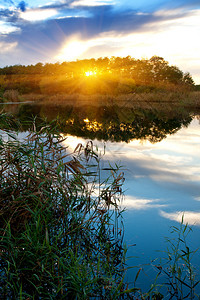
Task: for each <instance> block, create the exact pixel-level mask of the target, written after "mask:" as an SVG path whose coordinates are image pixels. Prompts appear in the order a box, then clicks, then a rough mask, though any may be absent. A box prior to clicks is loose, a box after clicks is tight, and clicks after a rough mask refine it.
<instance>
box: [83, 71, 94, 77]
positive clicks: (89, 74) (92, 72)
mask: <svg viewBox="0 0 200 300" xmlns="http://www.w3.org/2000/svg"><path fill="white" fill-rule="evenodd" d="M96 74H97V72H95V71H87V72H85V76H94V75H96Z"/></svg>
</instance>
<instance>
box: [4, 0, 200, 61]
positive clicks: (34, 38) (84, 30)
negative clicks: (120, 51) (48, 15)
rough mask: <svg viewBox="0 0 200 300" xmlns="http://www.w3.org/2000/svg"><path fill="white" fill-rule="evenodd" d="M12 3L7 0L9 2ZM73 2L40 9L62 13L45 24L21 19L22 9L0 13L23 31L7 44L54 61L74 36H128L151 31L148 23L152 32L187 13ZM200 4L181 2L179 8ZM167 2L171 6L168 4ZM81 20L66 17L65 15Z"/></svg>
mask: <svg viewBox="0 0 200 300" xmlns="http://www.w3.org/2000/svg"><path fill="white" fill-rule="evenodd" d="M10 1H11V0H8V2H10ZM72 2H73V1H68V2H66V3H56V2H55V3H53V4H50V5H46V6H43V7H41V8H40V9H41V10H46V9H56V10H57V11H58V12H60V16H61V17H62V18H60V19H59V18H57V19H50V20H46V21H38V22H33V23H31V22H28V21H25V20H23V19H20V14H19V10H18V11H10V10H9V9H5V10H0V17H1V16H2V17H5V18H6V20H7V22H10V23H11V24H12V25H14V26H17V27H18V28H20V31H18V32H13V33H10V34H9V35H7V36H4V38H5V41H6V42H15V41H16V42H17V43H18V48H19V49H20V51H21V52H24V53H25V54H27V57H30V60H31V58H32V57H34V56H35V57H37V58H38V60H43V59H44V58H45V57H46V60H49V61H50V60H51V58H50V57H49V58H48V57H47V54H48V53H49V55H50V56H51V54H52V55H53V53H54V54H55V53H56V52H58V50H59V49H60V48H61V47H62V45H63V43H64V42H65V41H66V40H67V39H68V38H69V37H70V36H72V35H75V34H78V35H79V36H80V37H81V38H82V39H83V40H84V39H85V40H87V39H88V38H95V37H96V36H98V35H99V34H100V33H102V32H104V33H106V32H110V31H114V32H116V33H119V34H128V33H131V32H142V31H144V25H146V26H145V30H146V31H147V30H148V26H147V25H148V24H151V27H150V28H149V30H152V24H154V26H155V28H156V26H157V25H156V24H157V23H158V22H160V21H161V20H168V19H172V18H173V19H177V18H178V17H183V16H184V13H181V14H180V12H177V14H173V16H172V15H169V16H167V15H166V14H164V15H163V16H162V15H161V14H159V15H155V14H154V12H152V13H146V14H138V12H137V11H136V10H133V9H132V10H131V9H129V10H126V9H125V8H124V9H123V10H117V9H116V7H115V6H114V5H113V6H112V5H105V6H96V7H95V6H94V7H86V6H85V7H81V6H79V7H77V6H76V7H74V8H73V7H72V6H71V4H72ZM189 2H190V4H191V3H199V1H184V0H182V1H178V4H179V5H186V4H188V3H189ZM166 3H169V1H168V2H167V1H166ZM18 8H19V9H20V10H21V11H22V12H24V11H25V10H26V3H25V2H24V1H21V2H20V3H19V4H18ZM70 15H71V16H73V15H77V16H81V17H70V18H69V17H65V16H70Z"/></svg>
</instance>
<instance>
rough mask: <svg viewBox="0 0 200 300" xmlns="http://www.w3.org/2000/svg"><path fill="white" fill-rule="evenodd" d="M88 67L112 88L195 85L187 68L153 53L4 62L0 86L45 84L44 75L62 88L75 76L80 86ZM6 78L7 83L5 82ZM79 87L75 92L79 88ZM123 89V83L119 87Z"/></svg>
mask: <svg viewBox="0 0 200 300" xmlns="http://www.w3.org/2000/svg"><path fill="white" fill-rule="evenodd" d="M88 71H90V72H93V74H95V76H93V77H96V80H97V78H98V79H102V80H104V81H105V82H106V81H107V82H108V84H111V86H112V85H113V88H115V87H116V84H118V85H119V84H121V85H122V86H124V85H125V86H128V87H130V86H132V87H134V86H151V87H164V86H165V87H169V86H177V85H178V86H180V87H183V88H186V89H191V88H193V87H194V81H193V79H192V76H191V74H190V73H189V72H185V73H184V72H183V71H181V70H180V69H179V68H178V67H177V66H174V65H169V63H168V62H167V61H166V60H165V59H164V58H162V57H160V56H153V57H151V58H150V59H135V58H132V57H131V56H127V57H114V56H113V57H111V58H108V57H104V58H102V57H100V58H98V59H94V58H92V59H83V60H76V61H70V62H62V63H58V62H57V63H45V64H43V63H41V62H39V63H37V64H35V65H28V66H24V65H14V66H6V67H4V68H0V78H1V79H0V85H1V87H5V88H9V87H10V86H11V87H12V84H11V82H10V81H11V80H12V81H13V82H14V81H15V82H16V85H17V84H19V85H23V84H22V82H21V81H24V82H25V81H26V82H28V81H31V84H32V85H33V87H34V88H36V86H37V87H38V86H40V87H41V85H45V84H46V83H45V79H47V78H52V82H53V83H54V85H55V82H54V81H55V80H54V79H55V78H57V81H60V82H59V84H60V87H61V89H62V85H65V82H67V81H68V83H69V82H70V83H71V82H73V80H74V79H76V80H77V85H79V86H80V85H81V84H82V81H80V79H83V78H84V77H85V76H84V75H85V74H86V72H88ZM53 78H54V79H53ZM9 79H10V80H9ZM47 81H48V80H47ZM97 81H98V80H97ZM109 81H110V82H111V83H109ZM6 82H7V84H8V87H7V86H6ZM48 82H49V81H48ZM113 82H115V83H113ZM98 85H99V83H98V84H97V86H98ZM89 88H91V87H89ZM79 89H80V88H79ZM79 89H78V90H77V92H79ZM25 90H26V89H25ZM126 90H127V92H133V91H134V88H132V89H130V88H127V89H125V91H126ZM27 91H29V89H27ZM123 91H124V87H123V88H122V92H123ZM66 92H67V91H66ZM100 92H101V91H100ZM119 92H120V89H119ZM91 93H92V92H91Z"/></svg>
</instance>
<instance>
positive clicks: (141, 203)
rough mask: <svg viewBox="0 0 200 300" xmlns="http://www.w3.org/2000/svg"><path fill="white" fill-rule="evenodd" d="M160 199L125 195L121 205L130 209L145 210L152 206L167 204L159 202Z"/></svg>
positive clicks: (158, 206) (157, 206)
mask: <svg viewBox="0 0 200 300" xmlns="http://www.w3.org/2000/svg"><path fill="white" fill-rule="evenodd" d="M159 201H160V200H159V199H140V198H136V197H132V196H125V199H124V200H123V202H122V204H121V206H122V207H124V208H128V209H136V210H144V209H150V208H161V207H164V206H166V205H165V204H161V203H158V202H159Z"/></svg>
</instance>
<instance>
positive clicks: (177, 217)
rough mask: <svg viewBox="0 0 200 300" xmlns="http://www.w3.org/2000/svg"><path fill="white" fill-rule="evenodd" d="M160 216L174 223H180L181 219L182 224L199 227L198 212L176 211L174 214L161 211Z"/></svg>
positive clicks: (199, 214)
mask: <svg viewBox="0 0 200 300" xmlns="http://www.w3.org/2000/svg"><path fill="white" fill-rule="evenodd" d="M160 215H161V216H162V217H164V218H166V219H169V220H172V221H176V222H178V223H181V221H182V218H183V222H184V224H189V225H197V226H199V225H200V212H194V211H176V212H171V213H167V212H165V211H163V210H161V211H160Z"/></svg>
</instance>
